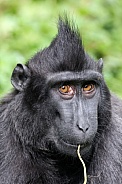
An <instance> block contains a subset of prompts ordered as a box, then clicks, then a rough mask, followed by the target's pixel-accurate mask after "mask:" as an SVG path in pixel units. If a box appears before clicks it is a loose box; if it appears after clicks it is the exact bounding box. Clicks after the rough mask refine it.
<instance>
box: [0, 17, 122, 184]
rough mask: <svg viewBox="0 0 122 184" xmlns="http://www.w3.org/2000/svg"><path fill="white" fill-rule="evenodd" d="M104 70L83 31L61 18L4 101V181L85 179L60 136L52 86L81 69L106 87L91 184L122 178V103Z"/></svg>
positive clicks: (0, 149)
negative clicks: (58, 140) (57, 138)
mask: <svg viewBox="0 0 122 184" xmlns="http://www.w3.org/2000/svg"><path fill="white" fill-rule="evenodd" d="M101 71H102V62H101V60H100V61H98V62H94V60H93V59H91V58H90V57H89V56H88V55H87V53H86V52H85V51H84V48H83V46H82V41H81V38H80V34H79V32H78V30H77V29H76V28H75V27H74V26H71V25H70V23H69V21H68V20H67V19H66V20H62V19H61V18H60V19H59V24H58V35H57V36H56V38H55V39H54V40H53V41H52V43H51V44H50V46H49V47H48V48H45V49H44V50H42V51H40V52H38V53H37V54H36V55H35V56H34V57H33V58H32V59H31V60H29V62H28V63H27V64H26V66H23V65H18V66H17V67H16V68H15V70H14V72H13V75H12V83H13V85H14V86H15V88H16V89H15V90H14V91H13V92H12V93H11V94H9V95H8V96H6V97H5V98H4V99H2V101H1V103H0V184H81V183H83V168H82V164H81V162H80V161H79V159H78V157H77V155H75V152H74V153H73V155H72V154H71V153H70V150H68V151H69V152H66V151H65V149H66V148H65V147H61V148H59V147H58V146H59V145H58V144H57V145H58V146H57V145H56V142H55V141H54V131H57V127H56V126H57V122H56V117H59V112H58V110H57V101H56V102H55V101H54V99H52V98H50V95H49V91H50V90H51V89H52V88H53V87H54V86H55V85H56V84H57V82H58V80H59V79H60V78H59V77H58V75H63V74H64V73H66V72H69V73H67V79H68V76H69V75H70V74H72V75H71V77H73V76H75V75H77V74H78V75H79V73H80V72H81V77H82V79H83V80H86V78H89V80H90V79H91V78H92V79H94V80H96V81H97V83H98V85H99V88H100V97H99V103H98V116H97V121H98V128H97V132H96V133H95V137H94V139H93V140H92V150H90V151H89V152H88V154H87V155H85V156H84V155H83V159H84V161H85V163H86V167H87V174H88V184H116V183H118V184H121V183H122V102H121V101H120V100H119V99H117V98H116V97H114V96H113V95H111V94H110V92H109V90H108V88H107V86H106V84H105V82H104V79H103V77H102V74H101ZM16 72H17V73H18V72H19V75H18V76H16ZM71 72H72V73H71ZM25 73H26V75H25ZM74 73H75V74H74ZM82 73H83V74H82ZM20 75H21V76H20ZM15 76H16V80H15V79H14V78H15ZM23 76H24V77H23ZM69 79H70V78H69ZM69 79H68V80H69ZM74 79H75V77H74ZM74 79H73V80H74ZM65 80H66V79H65ZM78 80H79V79H78ZM55 83H56V84H55ZM16 84H17V85H16ZM92 108H94V107H92ZM84 116H85V115H84ZM58 127H59V126H58ZM64 131H65V129H64ZM57 136H58V135H57ZM73 136H75V135H74V134H72V138H73ZM81 139H82V138H81ZM67 140H68V138H67ZM68 141H69V140H68ZM78 141H79V142H80V141H81V140H78ZM89 141H90V140H89ZM79 142H77V145H78V144H79ZM69 149H70V148H69ZM81 154H82V153H81Z"/></svg>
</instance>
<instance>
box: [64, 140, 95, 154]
mask: <svg viewBox="0 0 122 184" xmlns="http://www.w3.org/2000/svg"><path fill="white" fill-rule="evenodd" d="M60 143H61V144H63V145H65V146H66V147H69V148H70V147H71V148H75V149H77V147H78V145H80V147H81V150H83V152H84V151H87V150H90V149H91V147H92V145H91V144H90V143H88V142H87V143H80V142H79V143H77V144H73V143H69V142H66V141H64V140H63V139H60Z"/></svg>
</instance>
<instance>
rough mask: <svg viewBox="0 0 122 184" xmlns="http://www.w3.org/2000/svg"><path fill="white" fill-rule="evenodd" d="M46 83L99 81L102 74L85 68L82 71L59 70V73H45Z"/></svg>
mask: <svg viewBox="0 0 122 184" xmlns="http://www.w3.org/2000/svg"><path fill="white" fill-rule="evenodd" d="M46 78H47V83H48V84H50V85H53V84H55V83H59V82H67V81H68V82H70V81H79V82H80V81H84V80H85V81H89V80H94V81H96V80H97V81H100V80H102V78H103V77H102V74H101V73H99V72H96V71H92V70H85V71H82V72H59V73H53V74H52V73H49V74H48V75H47V77H46Z"/></svg>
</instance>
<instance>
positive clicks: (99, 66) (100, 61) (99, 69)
mask: <svg viewBox="0 0 122 184" xmlns="http://www.w3.org/2000/svg"><path fill="white" fill-rule="evenodd" d="M102 70H103V59H102V58H100V59H99V60H98V71H99V72H100V73H102Z"/></svg>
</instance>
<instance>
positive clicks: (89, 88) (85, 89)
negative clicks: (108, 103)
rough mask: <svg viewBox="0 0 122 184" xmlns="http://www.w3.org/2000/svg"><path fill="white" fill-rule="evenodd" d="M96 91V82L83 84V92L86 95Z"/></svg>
mask: <svg viewBox="0 0 122 184" xmlns="http://www.w3.org/2000/svg"><path fill="white" fill-rule="evenodd" d="M94 91H95V84H93V83H88V84H84V85H83V86H82V93H83V94H84V95H85V94H86V95H87V94H91V93H92V92H94Z"/></svg>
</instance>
